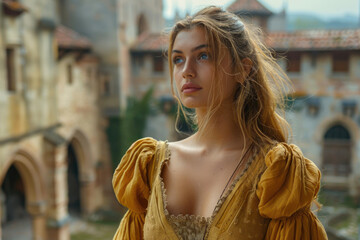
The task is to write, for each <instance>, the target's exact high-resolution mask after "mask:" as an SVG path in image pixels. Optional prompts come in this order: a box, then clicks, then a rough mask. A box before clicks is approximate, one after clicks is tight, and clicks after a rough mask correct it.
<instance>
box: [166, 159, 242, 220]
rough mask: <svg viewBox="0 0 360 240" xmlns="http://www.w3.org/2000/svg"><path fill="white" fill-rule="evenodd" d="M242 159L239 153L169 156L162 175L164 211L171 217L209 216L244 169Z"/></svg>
mask: <svg viewBox="0 0 360 240" xmlns="http://www.w3.org/2000/svg"><path fill="white" fill-rule="evenodd" d="M242 160H243V159H242V158H241V156H240V155H239V154H238V153H233V154H228V155H222V156H221V155H214V156H196V155H195V156H191V157H189V156H181V155H180V154H176V155H175V154H174V155H172V156H171V159H170V160H169V161H168V162H167V163H166V164H165V165H164V168H163V169H162V173H161V174H162V179H163V184H164V188H165V189H166V195H165V196H164V197H165V198H166V202H167V210H168V211H169V212H170V213H171V214H173V215H179V214H183V215H186V214H187V215H195V216H202V217H211V215H212V214H213V212H214V209H215V207H216V205H217V203H218V201H219V199H220V198H221V196H222V195H223V194H224V193H225V192H226V190H227V189H228V188H229V186H230V185H231V183H232V182H234V181H235V179H236V176H237V175H239V174H240V173H241V172H242V171H243V170H244V168H245V162H244V161H242Z"/></svg>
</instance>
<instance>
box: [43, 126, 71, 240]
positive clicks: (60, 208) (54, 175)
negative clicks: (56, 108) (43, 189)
mask: <svg viewBox="0 0 360 240" xmlns="http://www.w3.org/2000/svg"><path fill="white" fill-rule="evenodd" d="M66 156H67V144H66V140H65V139H63V138H62V137H61V136H60V135H58V134H57V133H56V132H53V131H49V132H46V133H45V139H44V152H43V158H44V162H45V164H46V167H47V171H46V172H47V176H46V182H47V188H48V193H49V196H48V211H47V224H46V227H47V229H46V231H47V239H48V240H70V232H69V216H68V210H67V203H68V200H67V185H66V183H67V178H66V166H67V164H66Z"/></svg>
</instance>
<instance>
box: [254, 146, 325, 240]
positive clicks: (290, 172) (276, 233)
mask: <svg viewBox="0 0 360 240" xmlns="http://www.w3.org/2000/svg"><path fill="white" fill-rule="evenodd" d="M265 163H266V166H267V169H266V170H265V172H264V173H263V175H262V177H261V179H260V181H259V184H258V187H257V191H256V194H257V196H258V197H259V200H260V203H259V212H260V214H261V215H262V216H263V217H266V218H271V221H270V223H269V226H268V230H267V233H266V238H265V239H267V240H285V239H286V240H290V239H291V240H323V239H327V236H326V233H325V230H324V227H323V226H322V224H321V223H320V221H319V220H318V218H317V217H316V216H315V215H314V214H313V213H312V212H311V210H310V205H311V203H312V202H313V200H314V199H315V198H316V196H317V193H318V191H319V188H320V177H321V174H320V171H319V169H318V168H317V167H316V165H315V164H314V163H313V162H312V161H310V160H309V159H306V158H304V156H303V154H302V152H301V151H300V149H299V148H298V147H297V146H295V145H288V144H285V143H279V144H278V145H277V146H275V147H274V148H273V149H271V150H270V151H269V152H268V153H267V155H266V157H265Z"/></svg>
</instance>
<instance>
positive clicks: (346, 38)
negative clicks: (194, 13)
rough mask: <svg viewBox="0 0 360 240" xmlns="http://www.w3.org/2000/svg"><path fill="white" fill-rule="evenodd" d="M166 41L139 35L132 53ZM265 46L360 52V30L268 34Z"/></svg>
mask: <svg viewBox="0 0 360 240" xmlns="http://www.w3.org/2000/svg"><path fill="white" fill-rule="evenodd" d="M167 44H168V39H167V37H166V36H165V35H163V34H146V35H141V36H140V37H139V38H138V40H137V41H136V42H135V43H134V44H133V46H132V48H131V49H132V50H133V51H163V50H165V49H166V48H167ZM266 45H267V46H269V47H271V48H273V49H275V50H277V51H281V50H292V51H318V50H342V49H343V50H346V49H348V50H351V49H356V50H360V29H347V30H305V31H296V32H270V33H269V34H268V36H267V38H266Z"/></svg>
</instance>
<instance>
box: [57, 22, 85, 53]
mask: <svg viewBox="0 0 360 240" xmlns="http://www.w3.org/2000/svg"><path fill="white" fill-rule="evenodd" d="M55 38H56V41H57V43H58V47H59V48H63V49H90V48H91V42H90V41H89V40H88V39H87V38H86V37H83V36H81V35H80V34H79V33H77V32H75V31H74V30H72V29H70V28H67V27H65V26H62V25H59V26H58V27H57V28H56V31H55Z"/></svg>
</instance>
